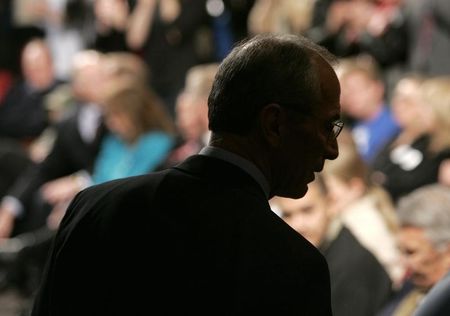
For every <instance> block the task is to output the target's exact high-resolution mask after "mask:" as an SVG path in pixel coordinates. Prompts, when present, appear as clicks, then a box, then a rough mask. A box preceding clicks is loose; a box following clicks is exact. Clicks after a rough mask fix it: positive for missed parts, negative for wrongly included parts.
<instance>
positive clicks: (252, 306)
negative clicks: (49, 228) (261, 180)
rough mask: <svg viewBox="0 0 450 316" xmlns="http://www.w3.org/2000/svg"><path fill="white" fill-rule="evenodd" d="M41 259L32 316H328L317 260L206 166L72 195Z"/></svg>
mask: <svg viewBox="0 0 450 316" xmlns="http://www.w3.org/2000/svg"><path fill="white" fill-rule="evenodd" d="M49 259H50V260H49V262H48V266H47V271H46V273H45V276H44V280H43V283H42V287H41V289H40V292H39V294H38V298H37V301H36V303H35V306H34V310H33V314H32V315H33V316H44V315H45V316H53V315H64V316H71V315H74V316H75V315H77V316H79V315H84V316H87V315H96V316H101V315H105V316H106V315H108V316H111V315H122V316H123V315H153V314H156V315H270V314H272V315H311V316H312V315H314V316H318V315H331V307H330V305H331V304H330V284H329V273H328V267H327V263H326V261H325V259H324V257H323V256H322V255H321V254H320V253H319V252H318V250H317V249H316V248H314V246H312V245H311V244H310V243H309V242H307V241H306V240H305V239H304V238H303V237H301V236H300V235H299V234H298V233H296V232H295V231H294V230H293V229H291V228H290V227H289V226H288V225H287V224H286V223H284V222H283V220H282V219H280V218H279V217H278V216H277V215H276V214H275V213H273V212H272V211H271V209H270V207H269V204H268V202H267V199H266V197H265V195H264V193H263V191H262V189H261V188H260V186H259V185H258V184H257V183H256V182H255V181H254V180H253V178H252V177H251V176H249V175H248V174H247V173H246V172H244V171H242V170H241V169H240V168H238V167H236V166H234V165H232V164H229V163H227V162H225V161H222V160H219V159H215V158H211V157H206V156H199V155H195V156H192V157H190V158H188V159H187V160H186V161H185V162H183V163H181V164H180V165H178V166H177V167H175V168H170V169H167V170H164V171H160V172H157V173H153V174H151V175H144V176H138V177H133V178H127V179H121V180H115V181H111V182H107V183H105V184H101V185H98V186H94V187H91V188H89V189H87V190H85V191H83V192H81V193H80V194H79V195H78V196H77V197H76V198H75V199H74V201H73V202H72V204H71V206H70V207H69V209H68V211H67V214H66V216H65V218H64V219H63V221H62V224H61V226H60V229H59V231H58V233H57V236H56V240H55V243H54V246H53V250H52V252H51V254H50V257H49Z"/></svg>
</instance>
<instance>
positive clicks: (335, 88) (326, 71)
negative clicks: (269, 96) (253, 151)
mask: <svg viewBox="0 0 450 316" xmlns="http://www.w3.org/2000/svg"><path fill="white" fill-rule="evenodd" d="M316 62H317V64H316V66H317V70H318V74H319V78H320V84H321V98H320V100H319V101H318V102H317V104H316V105H315V108H316V109H317V111H316V113H314V114H313V115H312V117H308V118H305V116H304V115H303V114H301V113H297V112H295V110H290V109H285V111H286V112H285V115H286V116H287V123H286V124H285V125H283V126H282V128H281V131H280V133H281V139H282V144H281V145H280V152H279V153H278V157H277V164H275V166H274V168H276V169H275V170H273V171H272V175H273V179H272V190H273V191H274V192H273V193H274V195H278V196H284V197H290V198H300V197H302V196H304V195H305V193H306V191H307V190H308V186H307V184H308V183H309V182H311V181H312V180H314V172H318V171H321V170H322V169H323V165H324V162H325V160H326V159H336V157H337V156H338V146H337V142H336V138H335V137H334V135H333V127H334V125H333V122H335V120H337V119H339V118H340V104H339V94H340V88H339V81H338V80H337V77H336V74H335V73H334V71H333V69H332V68H331V67H330V66H329V65H328V64H327V63H326V62H325V61H324V60H323V59H319V58H318V57H317V59H316Z"/></svg>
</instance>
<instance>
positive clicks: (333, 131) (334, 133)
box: [280, 103, 344, 140]
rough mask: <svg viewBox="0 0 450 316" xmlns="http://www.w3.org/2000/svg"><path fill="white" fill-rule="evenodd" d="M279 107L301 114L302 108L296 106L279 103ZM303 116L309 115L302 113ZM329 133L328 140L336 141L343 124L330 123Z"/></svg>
mask: <svg viewBox="0 0 450 316" xmlns="http://www.w3.org/2000/svg"><path fill="white" fill-rule="evenodd" d="M280 105H281V106H284V107H286V108H288V109H291V110H294V111H295V112H300V113H302V108H301V107H299V106H298V104H290V103H280ZM303 114H305V115H310V113H303ZM331 126H332V129H331V132H330V134H329V136H328V140H331V139H336V138H337V137H338V136H339V134H340V133H341V131H342V129H343V128H344V122H343V121H342V120H341V119H337V120H334V121H333V122H331Z"/></svg>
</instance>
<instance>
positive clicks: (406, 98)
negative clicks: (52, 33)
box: [391, 79, 423, 128]
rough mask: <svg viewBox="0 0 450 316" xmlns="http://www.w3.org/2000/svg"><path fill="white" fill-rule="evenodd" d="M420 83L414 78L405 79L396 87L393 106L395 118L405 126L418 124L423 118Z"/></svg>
mask: <svg viewBox="0 0 450 316" xmlns="http://www.w3.org/2000/svg"><path fill="white" fill-rule="evenodd" d="M420 101H421V100H420V93H419V83H418V82H416V81H414V80H412V79H403V80H401V81H399V82H398V84H397V86H396V87H395V91H394V96H393V98H392V102H391V106H392V113H393V115H394V117H395V120H396V121H397V122H398V123H399V124H400V126H402V127H403V128H408V127H410V126H413V127H414V126H417V124H420V122H421V120H422V118H421V113H422V108H423V106H422V104H421V102H420Z"/></svg>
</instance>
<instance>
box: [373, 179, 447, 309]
mask: <svg viewBox="0 0 450 316" xmlns="http://www.w3.org/2000/svg"><path fill="white" fill-rule="evenodd" d="M397 215H398V219H399V225H400V230H399V232H398V235H397V243H398V246H399V249H400V251H401V253H402V257H403V260H404V262H405V264H406V267H407V271H408V278H407V279H406V280H405V283H404V287H405V289H404V290H400V291H399V294H398V295H397V296H396V297H394V298H393V300H392V301H391V302H390V303H389V304H387V305H386V306H385V307H384V309H383V310H382V312H380V314H379V315H383V316H388V315H389V316H390V315H392V316H411V315H413V313H414V311H415V310H416V309H417V307H418V306H419V305H420V303H421V301H422V300H423V298H424V297H425V295H426V294H427V293H428V291H429V290H430V289H431V288H432V287H433V286H434V285H435V284H437V283H438V282H439V281H440V280H442V279H443V278H444V277H445V276H446V275H447V274H448V273H449V271H450V188H448V187H445V186H442V185H439V184H429V185H426V186H423V187H420V188H418V189H416V190H414V191H412V192H411V193H409V194H407V195H405V196H403V197H402V198H401V199H400V200H399V203H398V206H397ZM439 315H445V314H439Z"/></svg>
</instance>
